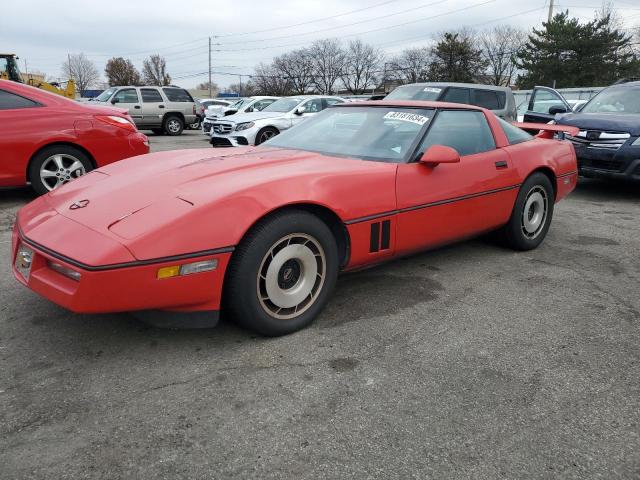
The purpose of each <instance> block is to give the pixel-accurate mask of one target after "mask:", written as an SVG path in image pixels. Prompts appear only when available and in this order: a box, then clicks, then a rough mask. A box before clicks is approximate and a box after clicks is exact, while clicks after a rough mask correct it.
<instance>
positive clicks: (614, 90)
mask: <svg viewBox="0 0 640 480" xmlns="http://www.w3.org/2000/svg"><path fill="white" fill-rule="evenodd" d="M567 112H571V107H570V106H569V104H568V103H567V101H566V100H565V99H564V98H563V97H562V95H560V93H558V92H557V91H555V90H553V89H551V88H548V87H536V88H534V89H533V92H532V93H531V99H530V100H529V109H528V111H527V113H526V114H525V115H524V121H525V122H541V121H542V122H545V123H546V122H549V121H554V122H556V123H558V124H559V125H571V126H574V127H578V128H579V129H580V132H579V133H578V135H576V136H575V137H571V136H568V137H567V139H568V140H570V141H571V142H572V143H573V145H574V147H575V149H576V155H577V157H578V170H579V172H580V175H582V176H583V177H603V178H614V179H628V180H636V181H637V180H640V82H627V83H619V84H616V85H612V86H610V87H607V88H605V89H604V90H602V91H601V92H600V93H598V94H597V95H596V96H595V97H593V98H592V99H591V100H589V102H587V103H586V104H585V105H583V106H582V107H581V108H580V109H579V111H577V112H573V113H567Z"/></svg>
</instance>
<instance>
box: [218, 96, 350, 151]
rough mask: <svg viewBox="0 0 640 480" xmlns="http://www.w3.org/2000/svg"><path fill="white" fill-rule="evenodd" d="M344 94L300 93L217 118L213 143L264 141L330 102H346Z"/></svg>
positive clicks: (233, 144) (254, 143)
mask: <svg viewBox="0 0 640 480" xmlns="http://www.w3.org/2000/svg"><path fill="white" fill-rule="evenodd" d="M344 101H345V100H344V99H343V98H340V97H329V96H320V95H297V96H293V97H284V98H281V99H280V100H276V101H275V102H273V103H272V104H271V105H269V106H268V107H266V108H265V109H264V110H262V111H261V112H253V113H243V114H236V115H232V116H229V117H224V118H219V119H216V120H214V122H213V125H212V127H211V145H213V146H214V147H239V146H243V145H260V144H261V143H262V142H265V141H266V140H269V139H270V138H271V137H275V136H276V135H278V134H279V133H280V132H282V131H283V130H286V129H288V128H291V127H293V126H294V125H296V124H298V123H300V122H302V121H303V120H304V119H305V118H308V117H310V116H312V115H315V114H316V113H318V112H321V111H322V110H324V109H325V108H327V107H328V106H329V105H335V104H336V103H343V102H344Z"/></svg>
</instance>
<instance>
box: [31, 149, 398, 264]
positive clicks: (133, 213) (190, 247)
mask: <svg viewBox="0 0 640 480" xmlns="http://www.w3.org/2000/svg"><path fill="white" fill-rule="evenodd" d="M394 168H395V165H393V164H386V163H381V162H366V161H360V160H349V159H344V158H335V157H328V156H323V155H321V154H317V153H311V152H304V151H297V150H287V149H278V148H273V147H266V146H264V147H247V148H238V149H234V150H233V151H228V153H224V154H212V149H206V150H183V151H167V152H158V153H153V154H147V155H140V156H138V157H133V158H130V159H127V160H123V161H120V162H116V163H114V164H110V165H108V166H106V167H102V168H100V169H97V170H94V171H92V172H90V173H89V174H87V175H85V176H83V177H81V178H79V179H77V180H74V181H73V182H71V183H69V184H67V185H65V186H63V187H62V188H60V189H57V190H54V191H53V192H50V193H49V194H48V195H45V196H43V197H41V199H39V200H36V202H33V203H37V202H38V203H39V202H44V203H46V204H47V211H49V212H51V214H57V215H62V216H64V217H66V218H68V219H70V220H72V221H73V222H76V223H78V224H80V225H82V226H84V227H87V228H89V229H90V230H93V231H94V232H97V233H99V234H102V235H105V236H108V237H110V238H111V239H112V240H116V241H118V242H120V243H122V244H123V245H125V247H127V248H128V249H129V251H130V252H131V253H132V255H134V256H135V258H137V259H140V260H142V259H148V258H158V257H161V256H164V255H168V254H180V253H189V252H193V251H198V245H201V244H202V243H203V241H200V243H198V244H196V240H198V238H197V234H198V232H197V230H198V227H197V226H198V225H199V224H201V223H202V222H203V221H204V219H207V221H214V222H215V221H216V217H219V216H222V215H223V212H224V211H228V210H229V209H231V210H233V211H239V212H241V211H242V210H243V209H244V208H245V207H244V206H249V205H250V206H254V205H256V204H260V202H259V201H258V200H257V197H256V191H257V190H256V189H257V188H258V187H261V186H266V187H265V188H266V190H265V191H272V190H270V189H273V188H275V189H277V191H278V194H281V193H282V192H287V191H290V185H291V183H292V182H297V185H298V186H299V185H307V187H308V188H306V187H305V188H306V190H309V191H311V190H313V189H314V188H316V189H317V188H319V187H318V185H320V183H321V182H320V181H319V179H321V178H322V179H324V180H323V181H326V182H329V184H330V183H331V180H330V179H332V178H337V177H338V176H342V175H354V174H355V175H357V177H358V178H359V179H361V180H362V181H364V180H365V179H366V178H370V177H367V176H368V175H369V176H370V175H380V174H381V173H383V174H384V173H385V172H387V173H390V172H391V171H392V169H394ZM393 171H395V170H393ZM389 178H390V179H393V178H394V177H393V175H391V174H390V175H389ZM391 181H393V180H391ZM305 188H303V190H302V191H306V190H305ZM291 196H292V197H295V198H290V199H286V202H287V203H289V202H291V203H294V202H297V201H303V200H304V198H298V197H296V196H295V195H294V194H292V195H291ZM285 197H286V195H285ZM25 209H26V210H30V206H29V205H28V206H27V207H25ZM41 209H42V207H41V206H40V207H38V209H36V210H32V211H31V213H29V212H28V211H27V212H25V215H24V218H36V219H37V218H40V217H42V215H41V214H40V213H39V212H40V211H41ZM238 209H239V210H238ZM212 212H213V213H212ZM212 216H213V217H214V218H212ZM30 224H31V225H30ZM181 225H182V226H183V227H181ZM35 226H37V225H35V224H32V221H31V220H29V221H26V222H25V225H22V228H23V229H24V233H25V234H26V235H27V236H28V235H29V229H30V228H32V227H35ZM220 227H221V228H222V229H225V228H227V227H228V226H225V225H221V226H220ZM152 235H155V236H156V237H154V238H158V240H157V242H155V243H157V245H158V246H157V248H156V247H155V245H154V246H152V247H151V248H149V247H148V243H149V242H147V246H145V247H144V248H142V247H137V246H136V245H139V243H137V244H136V241H137V240H138V239H141V238H142V239H144V238H149V237H150V236H152ZM171 235H180V236H181V238H182V237H184V236H187V237H188V240H186V241H181V242H175V241H173V240H172V239H169V238H168V237H169V236H171ZM191 237H193V238H194V241H193V242H191V241H189V240H190V238H191ZM200 240H202V239H200ZM176 243H180V245H181V248H182V249H183V250H184V252H182V251H178V252H176V251H173V250H172V248H173V246H174V245H175V244H176ZM214 246H224V245H214ZM161 247H162V248H161Z"/></svg>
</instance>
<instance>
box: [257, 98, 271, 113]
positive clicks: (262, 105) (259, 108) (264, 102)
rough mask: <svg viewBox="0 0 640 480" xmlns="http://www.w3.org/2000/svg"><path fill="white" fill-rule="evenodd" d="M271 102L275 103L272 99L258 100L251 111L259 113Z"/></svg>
mask: <svg viewBox="0 0 640 480" xmlns="http://www.w3.org/2000/svg"><path fill="white" fill-rule="evenodd" d="M273 102H275V100H273V99H267V100H258V101H257V102H256V103H254V104H253V111H254V112H261V111H262V110H263V109H265V108H267V107H268V106H269V105H271V104H272V103H273Z"/></svg>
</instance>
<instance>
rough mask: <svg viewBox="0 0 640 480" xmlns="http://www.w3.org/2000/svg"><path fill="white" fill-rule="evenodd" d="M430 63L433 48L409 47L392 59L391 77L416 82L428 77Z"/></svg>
mask: <svg viewBox="0 0 640 480" xmlns="http://www.w3.org/2000/svg"><path fill="white" fill-rule="evenodd" d="M430 65H431V50H430V49H429V48H427V47H420V48H407V49H405V50H403V51H402V52H401V53H400V55H398V56H397V57H395V58H392V59H391V61H390V62H389V64H388V73H389V76H390V77H391V78H395V79H397V80H400V81H402V82H405V83H416V82H419V81H423V80H425V79H426V78H427V75H428V71H429V66H430ZM385 80H386V79H385Z"/></svg>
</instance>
